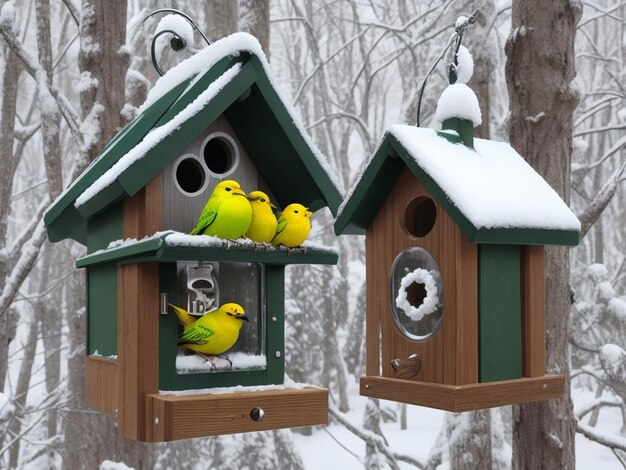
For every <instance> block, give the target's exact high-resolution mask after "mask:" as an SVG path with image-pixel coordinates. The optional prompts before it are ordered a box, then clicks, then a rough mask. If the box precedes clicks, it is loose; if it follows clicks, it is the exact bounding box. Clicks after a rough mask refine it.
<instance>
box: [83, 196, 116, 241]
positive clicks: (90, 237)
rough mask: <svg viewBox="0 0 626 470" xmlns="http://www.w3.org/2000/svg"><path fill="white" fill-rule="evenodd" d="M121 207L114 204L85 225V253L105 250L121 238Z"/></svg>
mask: <svg viewBox="0 0 626 470" xmlns="http://www.w3.org/2000/svg"><path fill="white" fill-rule="evenodd" d="M122 210H123V209H122V205H121V204H116V205H114V206H112V207H110V208H109V209H107V210H106V211H104V212H102V213H100V214H98V215H97V216H96V217H93V218H91V219H90V220H89V222H88V223H87V240H86V241H87V253H93V252H94V251H97V250H102V249H104V248H106V247H107V246H108V245H109V243H111V242H112V241H114V240H120V239H121V238H122V237H123V231H122V230H123V227H122V223H123V222H122V217H123V212H122Z"/></svg>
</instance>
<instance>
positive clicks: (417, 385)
mask: <svg viewBox="0 0 626 470" xmlns="http://www.w3.org/2000/svg"><path fill="white" fill-rule="evenodd" d="M564 390H565V378H564V376H562V375H544V376H542V377H524V378H519V379H513V380H503V381H499V382H485V383H479V384H468V385H447V384H436V383H428V382H414V381H410V380H401V379H392V378H387V377H361V387H360V393H361V395H363V396H367V397H372V398H382V399H385V400H392V401H398V402H401V403H408V404H411V405H420V406H427V407H430V408H437V409H440V410H447V411H453V412H455V413H459V412H462V411H473V410H480V409H484V408H491V407H494V406H504V405H512V404H517V403H526V402H530V401H536V400H547V399H549V398H561V397H562V396H563V393H564Z"/></svg>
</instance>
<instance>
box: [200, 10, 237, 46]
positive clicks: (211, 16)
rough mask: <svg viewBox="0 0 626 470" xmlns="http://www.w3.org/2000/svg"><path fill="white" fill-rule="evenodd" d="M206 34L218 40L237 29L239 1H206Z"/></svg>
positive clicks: (213, 39)
mask: <svg viewBox="0 0 626 470" xmlns="http://www.w3.org/2000/svg"><path fill="white" fill-rule="evenodd" d="M205 14H206V19H207V21H206V23H207V25H208V28H207V31H206V35H207V37H208V38H209V39H210V40H211V41H217V40H218V39H220V38H223V37H226V36H228V35H230V34H233V33H234V32H236V31H237V2H234V1H233V0H211V1H210V2H206V3H205Z"/></svg>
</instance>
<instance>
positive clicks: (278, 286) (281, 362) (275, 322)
mask: <svg viewBox="0 0 626 470" xmlns="http://www.w3.org/2000/svg"><path fill="white" fill-rule="evenodd" d="M265 278H266V282H267V292H266V315H267V323H266V335H267V336H266V345H267V347H266V350H267V353H266V355H267V366H268V367H267V383H268V384H282V383H283V380H284V376H285V267H284V266H267V267H266V269H265Z"/></svg>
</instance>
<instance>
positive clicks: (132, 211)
mask: <svg viewBox="0 0 626 470" xmlns="http://www.w3.org/2000/svg"><path fill="white" fill-rule="evenodd" d="M123 207H124V215H123V219H122V232H123V234H124V238H137V239H140V238H143V237H146V236H148V235H153V234H154V233H155V232H158V231H159V230H163V172H161V173H159V174H158V175H157V176H155V177H154V178H153V179H152V180H151V181H150V182H149V183H148V184H147V185H146V186H145V187H144V188H143V189H142V190H141V191H139V192H138V193H137V194H135V195H134V196H133V197H131V198H128V199H125V200H124V203H123Z"/></svg>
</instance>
